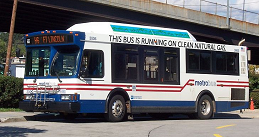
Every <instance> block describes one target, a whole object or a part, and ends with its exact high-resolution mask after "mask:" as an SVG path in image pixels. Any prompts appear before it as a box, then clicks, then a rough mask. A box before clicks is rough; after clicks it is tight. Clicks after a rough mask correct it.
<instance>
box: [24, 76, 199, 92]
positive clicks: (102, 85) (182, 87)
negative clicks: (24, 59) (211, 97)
mask: <svg viewBox="0 0 259 137" xmlns="http://www.w3.org/2000/svg"><path fill="white" fill-rule="evenodd" d="M193 81H194V80H193V79H189V80H188V81H187V82H186V83H185V85H184V86H149V85H136V87H137V88H138V87H142V88H180V90H150V89H136V91H138V92H181V91H182V90H183V89H184V88H185V87H186V86H187V85H193V83H189V82H193ZM26 85H32V84H24V86H26ZM33 85H36V84H33ZM58 85H59V86H99V87H105V86H106V87H131V86H132V85H108V84H76V83H75V84H73V83H68V84H58ZM36 89H37V88H24V90H36ZM40 89H45V88H40ZM40 89H39V90H40ZM60 89H66V90H100V91H111V90H112V88H111V89H109V88H62V87H61V88H60ZM47 90H52V88H47ZM55 90H57V89H56V88H55ZM124 90H125V91H132V89H124Z"/></svg>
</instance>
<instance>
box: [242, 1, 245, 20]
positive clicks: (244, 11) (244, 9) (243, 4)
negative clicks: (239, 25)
mask: <svg viewBox="0 0 259 137" xmlns="http://www.w3.org/2000/svg"><path fill="white" fill-rule="evenodd" d="M245 2H246V1H245V0H244V3H243V19H242V21H245Z"/></svg>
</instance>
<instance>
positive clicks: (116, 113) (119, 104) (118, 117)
mask: <svg viewBox="0 0 259 137" xmlns="http://www.w3.org/2000/svg"><path fill="white" fill-rule="evenodd" d="M125 114H126V105H125V99H124V98H123V97H122V96H121V95H115V96H113V97H112V98H111V100H110V101H109V105H108V112H107V114H105V118H106V119H107V120H108V121H110V122H119V121H122V120H123V119H124V118H125Z"/></svg>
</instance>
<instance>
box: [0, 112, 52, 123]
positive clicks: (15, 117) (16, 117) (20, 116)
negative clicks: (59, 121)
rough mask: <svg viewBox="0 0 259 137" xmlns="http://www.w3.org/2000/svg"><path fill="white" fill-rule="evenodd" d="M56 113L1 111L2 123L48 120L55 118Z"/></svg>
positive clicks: (0, 121)
mask: <svg viewBox="0 0 259 137" xmlns="http://www.w3.org/2000/svg"><path fill="white" fill-rule="evenodd" d="M55 117H56V116H55V115H54V114H46V113H42V112H25V111H20V112H0V123H4V122H19V121H30V120H31V121H32V120H47V119H53V118H55Z"/></svg>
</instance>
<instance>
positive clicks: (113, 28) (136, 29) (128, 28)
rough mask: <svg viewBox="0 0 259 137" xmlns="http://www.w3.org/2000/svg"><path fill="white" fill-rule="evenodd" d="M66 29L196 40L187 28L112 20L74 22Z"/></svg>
mask: <svg viewBox="0 0 259 137" xmlns="http://www.w3.org/2000/svg"><path fill="white" fill-rule="evenodd" d="M67 30H68V31H81V32H85V33H97V34H107V35H114V34H118V33H120V34H123V33H124V34H136V35H155V36H162V37H171V38H174V39H179V40H188V41H196V39H195V38H194V36H193V35H192V34H191V33H189V32H188V31H187V30H180V29H169V28H161V27H151V26H142V25H133V24H123V23H112V22H89V23H80V24H75V25H73V26H71V27H70V28H68V29H67Z"/></svg>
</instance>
